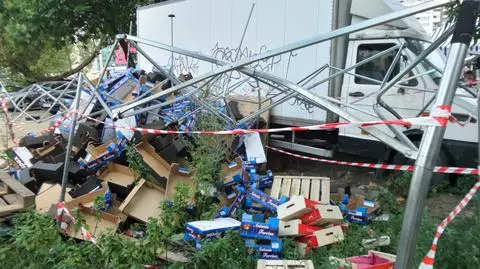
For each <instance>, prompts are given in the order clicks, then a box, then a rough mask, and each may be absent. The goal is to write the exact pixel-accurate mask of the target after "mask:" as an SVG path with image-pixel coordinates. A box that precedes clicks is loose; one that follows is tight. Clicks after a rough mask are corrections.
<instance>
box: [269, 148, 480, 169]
mask: <svg viewBox="0 0 480 269" xmlns="http://www.w3.org/2000/svg"><path fill="white" fill-rule="evenodd" d="M267 148H268V149H270V150H273V151H276V152H280V153H283V154H286V155H290V156H294V157H297V158H301V159H305V160H311V161H317V162H322V163H330V164H340V165H348V166H357V167H365V168H375V169H386V170H399V171H413V170H414V169H415V165H397V164H376V163H360V162H345V161H335V160H329V159H320V158H315V157H309V156H304V155H299V154H296V153H292V152H288V151H284V150H282V149H278V148H274V147H270V146H267ZM478 171H479V170H478V169H476V168H465V167H448V166H435V167H434V168H433V172H434V173H443V174H461V175H477V174H478Z"/></svg>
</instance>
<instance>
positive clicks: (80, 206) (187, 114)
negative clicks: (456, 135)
mask: <svg viewBox="0 0 480 269" xmlns="http://www.w3.org/2000/svg"><path fill="white" fill-rule="evenodd" d="M142 77H143V80H142ZM144 80H145V76H144V75H141V71H140V70H135V69H129V70H127V71H126V72H124V73H122V74H120V75H119V76H117V77H114V78H111V79H109V80H107V81H105V82H103V83H101V84H100V87H99V88H98V89H94V88H90V87H87V84H85V86H84V89H83V91H82V92H81V94H80V96H79V97H78V98H80V107H79V108H78V110H79V111H81V113H75V109H74V108H75V106H74V104H75V102H71V104H70V107H69V109H70V110H69V111H64V112H61V110H59V111H58V112H57V115H56V116H55V117H54V118H53V120H54V124H53V125H52V126H51V127H49V128H48V129H47V130H46V131H42V132H38V133H36V134H28V135H27V136H25V137H24V138H22V139H21V140H20V143H19V145H18V146H15V147H12V148H10V149H8V151H7V153H8V154H7V155H8V158H9V160H8V161H5V169H4V170H5V171H6V173H5V174H3V175H2V177H1V178H0V179H1V181H2V182H1V184H0V216H6V215H9V214H12V213H15V212H18V211H21V210H24V209H26V208H28V207H30V206H32V207H33V206H34V207H35V209H36V210H37V211H38V212H40V213H42V214H50V215H51V216H52V217H53V218H55V219H56V220H57V222H58V223H59V225H60V227H61V231H62V232H64V234H65V235H67V236H70V237H73V238H76V239H80V240H86V241H90V242H92V243H94V244H96V239H95V238H96V237H98V236H99V235H100V234H102V233H104V232H106V231H107V230H114V231H117V232H119V236H121V237H125V238H128V239H129V240H136V242H139V240H142V239H143V238H145V237H146V235H147V230H146V229H145V228H138V227H139V226H142V225H143V227H144V226H145V224H146V223H147V222H149V220H151V219H156V218H159V217H161V216H162V214H166V213H165V212H164V210H167V209H171V208H174V206H175V204H174V203H175V201H174V200H175V197H176V193H177V192H179V191H178V187H179V186H184V187H185V188H187V189H188V191H189V192H190V193H192V194H195V193H200V194H201V195H203V196H204V197H208V199H217V200H218V203H219V204H220V205H221V206H222V208H221V209H220V210H218V211H217V212H216V215H215V214H213V215H215V218H212V219H210V220H194V221H190V222H188V223H186V225H185V231H184V234H183V237H182V239H180V240H177V241H175V240H172V242H171V244H172V246H173V249H172V246H169V248H168V249H159V250H158V255H159V258H161V259H166V260H168V261H180V262H188V261H189V258H188V256H189V255H187V254H185V253H184V251H183V250H185V249H186V248H188V244H190V252H193V251H194V249H196V250H197V251H198V250H199V249H201V248H202V246H204V245H205V244H206V243H207V242H208V241H211V240H217V239H218V238H221V237H223V236H224V235H225V234H226V233H227V232H233V233H239V234H240V236H241V237H242V239H243V241H244V244H245V247H246V249H247V251H248V254H250V255H252V256H254V257H256V258H258V259H260V260H259V261H258V268H290V267H292V266H295V268H305V269H311V268H313V265H312V262H311V261H288V260H281V259H282V251H283V248H284V239H286V238H291V239H293V240H294V242H295V244H297V246H298V247H299V249H300V250H301V252H302V254H306V253H308V252H309V251H310V250H312V249H315V248H321V247H327V246H329V245H332V244H335V243H338V242H341V241H342V240H343V239H344V238H345V236H348V231H349V229H350V224H349V223H358V224H362V225H365V224H368V223H369V222H370V221H371V220H372V219H375V220H382V221H388V220H389V218H388V217H389V215H385V214H384V215H382V216H380V217H376V215H378V214H379V213H381V212H380V210H379V208H380V205H379V203H378V202H377V201H374V200H370V199H367V197H365V196H362V195H359V194H354V193H352V191H351V189H350V187H349V186H347V187H346V188H340V189H338V191H337V193H331V190H330V184H331V181H330V179H329V178H326V177H310V176H303V175H302V176H299V175H281V176H280V175H274V172H273V171H271V170H268V169H266V163H267V156H266V154H265V149H264V145H265V141H266V140H265V139H266V138H265V136H262V135H260V134H259V133H248V134H241V133H239V135H238V137H230V138H228V139H227V141H228V143H232V145H233V146H232V148H233V149H234V150H235V151H234V154H232V155H230V156H228V161H227V160H223V161H224V163H221V164H219V170H220V169H221V171H220V174H219V176H220V178H221V180H220V181H219V182H215V183H213V182H207V181H199V180H198V178H196V176H197V173H198V169H197V170H196V169H194V168H196V167H194V166H192V164H191V163H192V162H191V158H195V156H190V152H189V147H190V144H192V145H193V147H195V146H196V144H195V139H194V138H195V137H194V136H193V134H190V133H189V132H190V131H193V130H195V126H196V124H198V122H199V118H198V117H197V116H195V115H194V114H192V112H193V111H198V110H200V111H203V110H202V109H204V108H202V107H200V106H198V104H197V103H196V102H194V101H193V100H192V99H191V98H178V97H176V96H173V95H169V96H168V97H167V96H166V97H165V98H164V100H162V102H170V103H169V104H166V105H165V106H162V107H160V108H156V109H155V112H154V113H149V112H148V111H145V112H143V113H136V112H135V110H131V111H127V112H122V113H126V114H125V115H123V114H122V115H121V116H119V115H120V114H121V113H120V112H119V111H120V110H118V108H116V106H118V105H120V104H121V102H120V101H121V100H123V101H125V100H137V99H138V98H145V97H148V96H150V95H151V94H153V93H158V92H160V90H157V89H156V88H152V85H149V84H148V83H145V81H144ZM163 80H164V79H161V81H163ZM142 81H143V82H142ZM165 85H166V84H165ZM165 87H166V86H165ZM165 89H166V88H165ZM165 89H164V90H165ZM98 98H101V99H100V100H101V101H100V102H97V101H98ZM226 101H228V100H226ZM234 103H235V109H234V111H232V112H233V113H234V114H235V113H237V114H238V113H243V114H245V115H248V114H249V113H250V112H251V110H255V108H254V107H252V106H251V105H248V104H247V105H245V104H242V103H241V102H240V101H238V100H236V101H235V102H234ZM210 109H214V110H215V109H216V110H218V111H223V110H224V109H225V102H216V103H215V106H213V107H211V108H210ZM205 111H206V110H205ZM86 115H89V116H86ZM92 115H93V116H92ZM74 116H78V125H77V126H75V127H76V128H72V126H71V125H72V123H73V121H72V117H74ZM267 118H268V117H267ZM182 119H183V120H182ZM257 120H258V119H257ZM257 120H255V119H253V120H252V122H247V123H245V124H244V125H245V128H248V127H249V126H252V124H256V123H258V122H256V121H257ZM262 124H264V122H263V123H262ZM267 125H268V122H267ZM235 128H239V127H237V126H225V130H234V129H235ZM242 128H243V127H242ZM72 130H74V132H75V133H74V135H73V140H72V141H71V144H72V148H71V149H69V148H68V146H67V144H68V143H67V142H68V141H67V138H68V137H69V134H70V132H71V131H72ZM162 131H166V132H162ZM168 131H183V132H186V133H183V134H178V133H169V132H168ZM192 141H193V142H192ZM127 144H128V145H127ZM187 145H189V146H188V147H187ZM127 147H128V150H127ZM70 150H71V158H70V160H68V159H66V156H70V154H68V155H67V152H68V151H70ZM132 154H133V155H132ZM135 154H136V155H135ZM229 154H230V153H229ZM132 156H137V157H138V160H137V159H133V158H132ZM140 163H141V164H140ZM139 165H140V166H142V167H141V168H140V167H138V166H139ZM65 166H67V167H66V168H67V169H66V170H65V172H66V178H64V169H65ZM140 169H143V170H141V171H142V172H139V171H140ZM62 184H65V185H64V186H63V187H64V190H66V192H65V193H62ZM370 186H371V184H370V185H369V186H363V187H362V189H363V190H365V191H364V193H363V194H365V195H367V196H368V192H367V191H366V190H368V189H369V187H370ZM62 194H63V195H64V201H62V202H61V203H58V200H59V197H61V196H62ZM198 201H199V199H197V200H196V197H195V196H194V195H191V196H189V198H188V199H186V201H185V203H186V208H184V210H185V212H182V213H186V214H189V216H194V214H193V213H192V212H195V210H196V208H197V206H198V205H197V204H196V203H198ZM162 205H163V206H162ZM165 206H166V207H165ZM182 206H183V205H182ZM215 209H216V208H215ZM213 213H215V212H213ZM174 218H175V217H174ZM137 224H138V226H136V225H137ZM389 243H390V238H388V237H383V236H382V237H379V238H374V239H365V240H363V241H362V244H363V245H364V247H365V248H367V249H370V248H375V247H378V246H385V245H388V244H389ZM192 245H193V246H192ZM190 256H191V254H190ZM145 268H153V267H152V266H150V267H149V266H145ZM362 268H363V267H362Z"/></svg>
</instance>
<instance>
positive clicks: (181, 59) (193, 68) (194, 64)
mask: <svg viewBox="0 0 480 269" xmlns="http://www.w3.org/2000/svg"><path fill="white" fill-rule="evenodd" d="M168 63H169V64H171V63H172V57H171V56H170V57H169V58H168ZM198 63H199V60H198V59H195V58H192V57H188V56H185V55H181V54H176V55H174V56H173V73H174V74H177V75H179V74H180V73H182V72H189V73H191V74H192V75H197V74H198ZM169 68H170V65H168V66H167V69H169Z"/></svg>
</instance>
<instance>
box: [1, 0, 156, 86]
mask: <svg viewBox="0 0 480 269" xmlns="http://www.w3.org/2000/svg"><path fill="white" fill-rule="evenodd" d="M146 2H148V1H146V0H82V1H79V0H4V1H0V65H1V66H2V67H4V68H5V69H6V70H4V71H7V72H9V73H12V74H15V75H21V76H23V77H24V78H25V80H27V81H38V80H50V79H60V78H64V77H67V76H69V75H71V74H73V73H76V72H78V71H79V70H81V69H83V67H85V66H87V65H88V64H89V63H90V62H91V61H92V60H93V59H94V58H95V56H96V55H97V54H98V52H99V51H100V49H101V48H102V47H104V46H105V45H107V44H109V43H112V42H113V40H114V37H115V35H116V34H118V33H126V32H128V31H129V25H130V22H133V21H134V20H135V13H136V12H135V8H136V6H137V5H141V4H145V3H146ZM133 25H135V24H134V23H133ZM93 41H96V42H95V43H96V44H95V46H93V47H92V46H91V47H90V48H89V47H87V46H84V49H85V50H87V51H88V52H89V53H88V54H89V55H88V56H87V57H85V59H84V60H83V61H82V62H81V63H80V64H79V65H78V66H77V67H76V68H74V69H71V66H68V64H66V63H68V59H67V61H64V60H60V59H56V58H59V57H62V58H65V54H68V50H69V48H70V49H71V47H72V46H73V45H77V46H78V45H82V44H92V42H93ZM52 56H53V57H52ZM55 56H57V57H55ZM67 66H68V68H67ZM70 69H71V70H70Z"/></svg>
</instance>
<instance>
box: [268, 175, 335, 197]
mask: <svg viewBox="0 0 480 269" xmlns="http://www.w3.org/2000/svg"><path fill="white" fill-rule="evenodd" d="M293 195H303V196H304V197H305V198H307V199H311V200H314V201H320V202H321V203H322V204H329V203H330V179H329V178H328V177H306V176H275V177H274V178H273V185H272V190H271V192H270V196H272V197H273V198H275V199H280V198H281V197H282V196H287V197H291V196H293Z"/></svg>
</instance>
